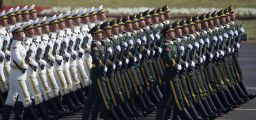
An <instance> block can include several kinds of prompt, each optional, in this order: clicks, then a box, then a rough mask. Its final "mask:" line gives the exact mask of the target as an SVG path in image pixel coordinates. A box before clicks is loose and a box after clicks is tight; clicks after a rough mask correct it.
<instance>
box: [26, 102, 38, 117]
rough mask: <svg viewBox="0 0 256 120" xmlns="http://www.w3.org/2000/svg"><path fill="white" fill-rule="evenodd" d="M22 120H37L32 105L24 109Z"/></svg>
mask: <svg viewBox="0 0 256 120" xmlns="http://www.w3.org/2000/svg"><path fill="white" fill-rule="evenodd" d="M24 119H29V120H37V119H38V117H37V114H36V113H35V110H34V108H33V106H32V105H30V106H28V107H26V108H24Z"/></svg>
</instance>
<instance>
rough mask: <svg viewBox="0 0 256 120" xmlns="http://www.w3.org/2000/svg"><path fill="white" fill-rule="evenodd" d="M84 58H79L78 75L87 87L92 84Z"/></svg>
mask: <svg viewBox="0 0 256 120" xmlns="http://www.w3.org/2000/svg"><path fill="white" fill-rule="evenodd" d="M84 66H85V65H84V63H83V60H82V59H81V58H78V60H77V71H78V76H79V78H80V81H81V84H82V86H83V87H86V86H88V85H89V84H90V79H89V76H88V75H87V73H86V71H85V67H84Z"/></svg>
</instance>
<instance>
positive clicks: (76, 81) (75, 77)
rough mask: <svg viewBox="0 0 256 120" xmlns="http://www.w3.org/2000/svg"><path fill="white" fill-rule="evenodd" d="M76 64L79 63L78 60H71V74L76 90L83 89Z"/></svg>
mask: <svg viewBox="0 0 256 120" xmlns="http://www.w3.org/2000/svg"><path fill="white" fill-rule="evenodd" d="M76 62H77V61H76V60H73V59H71V60H70V73H71V77H72V80H73V84H74V90H77V89H80V88H81V85H80V79H79V77H78V73H77V65H76Z"/></svg>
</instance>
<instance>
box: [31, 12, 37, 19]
mask: <svg viewBox="0 0 256 120" xmlns="http://www.w3.org/2000/svg"><path fill="white" fill-rule="evenodd" d="M30 16H31V19H33V20H35V19H36V18H37V12H31V13H30Z"/></svg>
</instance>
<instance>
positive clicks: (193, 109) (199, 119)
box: [187, 104, 203, 120]
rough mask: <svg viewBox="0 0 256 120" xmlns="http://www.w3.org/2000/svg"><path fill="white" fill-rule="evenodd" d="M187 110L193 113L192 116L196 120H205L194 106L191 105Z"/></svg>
mask: <svg viewBox="0 0 256 120" xmlns="http://www.w3.org/2000/svg"><path fill="white" fill-rule="evenodd" d="M187 110H188V112H189V113H191V116H192V118H193V119H194V120H203V119H202V117H201V116H200V115H199V114H198V112H197V111H196V109H195V107H194V105H192V104H191V105H190V106H189V107H187Z"/></svg>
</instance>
